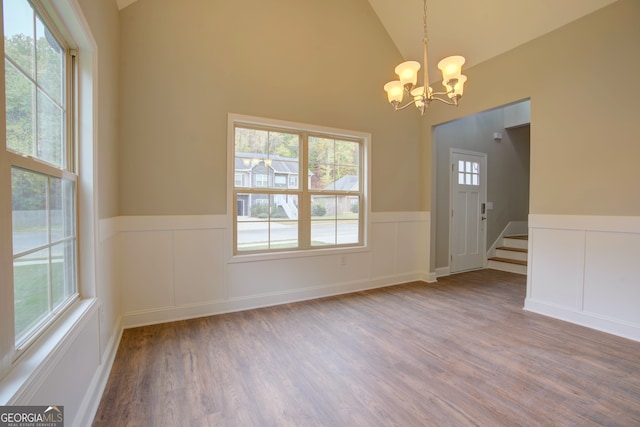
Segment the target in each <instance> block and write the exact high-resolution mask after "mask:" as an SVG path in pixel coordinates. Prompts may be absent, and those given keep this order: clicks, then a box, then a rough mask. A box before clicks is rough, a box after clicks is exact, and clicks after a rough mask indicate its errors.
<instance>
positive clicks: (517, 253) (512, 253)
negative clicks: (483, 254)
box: [495, 246, 529, 261]
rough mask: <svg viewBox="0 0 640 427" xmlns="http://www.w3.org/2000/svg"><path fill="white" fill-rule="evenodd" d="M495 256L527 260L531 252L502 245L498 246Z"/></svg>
mask: <svg viewBox="0 0 640 427" xmlns="http://www.w3.org/2000/svg"><path fill="white" fill-rule="evenodd" d="M495 256H496V257H497V258H507V259H513V260H519V261H526V260H527V258H528V256H529V254H528V251H527V250H526V249H521V248H510V247H506V246H501V247H499V248H496V255H495Z"/></svg>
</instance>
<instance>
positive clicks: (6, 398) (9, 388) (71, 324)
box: [0, 298, 98, 405]
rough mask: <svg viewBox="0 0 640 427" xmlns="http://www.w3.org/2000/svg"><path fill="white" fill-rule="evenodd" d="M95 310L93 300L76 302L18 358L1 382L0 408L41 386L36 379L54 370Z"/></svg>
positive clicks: (95, 306) (95, 305)
mask: <svg viewBox="0 0 640 427" xmlns="http://www.w3.org/2000/svg"><path fill="white" fill-rule="evenodd" d="M97 307H98V304H97V299H95V298H89V299H81V300H78V301H76V302H75V303H74V304H73V305H72V306H71V307H70V308H69V309H68V310H66V312H65V313H64V314H63V315H62V316H61V317H60V318H59V319H58V320H57V321H56V322H55V323H54V324H52V325H51V326H50V327H49V328H48V331H47V332H45V333H44V334H43V335H42V336H40V337H39V338H38V339H37V340H36V341H35V342H34V343H33V344H32V345H31V346H29V348H28V349H26V350H25V351H24V353H23V354H21V355H20V357H19V358H18V359H17V360H16V361H15V362H14V363H13V365H12V366H11V368H10V369H9V371H8V373H7V374H6V376H5V377H4V378H3V379H2V380H1V381H0V405H12V404H14V402H20V401H24V400H25V399H24V396H29V394H30V389H31V388H32V387H37V386H38V385H39V384H40V381H39V378H40V377H41V376H43V375H48V374H49V373H50V372H51V371H52V370H53V369H54V368H55V364H56V362H57V360H58V359H59V357H61V356H62V354H63V352H64V350H65V349H66V348H67V347H68V346H69V345H70V343H72V342H73V339H74V338H75V337H76V336H77V335H78V334H79V333H80V332H81V331H82V326H83V325H84V324H85V323H86V322H87V320H88V319H89V317H90V316H89V315H90V314H92V313H93V312H94V311H95V310H97Z"/></svg>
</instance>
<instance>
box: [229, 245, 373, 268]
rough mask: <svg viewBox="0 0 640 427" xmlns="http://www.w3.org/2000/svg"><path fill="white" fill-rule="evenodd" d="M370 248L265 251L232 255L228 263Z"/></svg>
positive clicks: (330, 254) (311, 255)
mask: <svg viewBox="0 0 640 427" xmlns="http://www.w3.org/2000/svg"><path fill="white" fill-rule="evenodd" d="M369 251H370V249H369V247H368V246H354V247H343V248H327V249H305V250H296V251H290V252H287V251H282V252H264V253H257V254H246V255H241V254H237V255H232V256H231V258H230V259H229V260H228V261H227V263H228V264H239V263H245V262H260V261H273V260H280V259H292V258H310V257H321V256H336V255H345V254H353V253H366V252H369Z"/></svg>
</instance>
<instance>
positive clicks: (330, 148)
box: [309, 136, 335, 190]
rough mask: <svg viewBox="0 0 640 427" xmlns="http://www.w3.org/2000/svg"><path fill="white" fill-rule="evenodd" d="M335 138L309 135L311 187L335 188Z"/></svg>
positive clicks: (321, 188) (320, 188)
mask: <svg viewBox="0 0 640 427" xmlns="http://www.w3.org/2000/svg"><path fill="white" fill-rule="evenodd" d="M334 145H335V140H333V139H330V138H319V137H315V136H310V137H309V173H310V175H311V177H310V184H309V187H310V188H311V189H316V190H323V189H333V188H334V185H333V182H334V181H335V157H334Z"/></svg>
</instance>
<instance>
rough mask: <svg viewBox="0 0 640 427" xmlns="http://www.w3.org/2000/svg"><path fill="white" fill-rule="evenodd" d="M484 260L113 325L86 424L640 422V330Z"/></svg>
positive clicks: (459, 424) (558, 423)
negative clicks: (479, 264)
mask: <svg viewBox="0 0 640 427" xmlns="http://www.w3.org/2000/svg"><path fill="white" fill-rule="evenodd" d="M525 282H526V277H525V276H521V275H517V274H512V273H505V272H501V271H496V270H481V271H474V272H469V273H463V274H457V275H453V276H449V277H445V278H441V279H439V281H438V283H435V284H425V283H409V284H406V285H400V286H394V287H389V288H384V289H379V290H373V291H366V292H359V293H355V294H350V295H343V296H338V297H331V298H324V299H320V300H314V301H308V302H302V303H295V304H287V305H282V306H277V307H270V308H264V309H258V310H251V311H245V312H239V313H231V314H225V315H219V316H212V317H206V318H200V319H194V320H187V321H180V322H174V323H167V324H162V325H155V326H148V327H142V328H136V329H129V330H126V331H125V332H124V334H123V337H122V341H121V343H120V347H119V350H118V354H117V356H116V361H115V363H114V366H113V369H112V372H111V375H110V378H109V381H108V384H107V386H106V389H105V392H104V395H103V397H102V401H101V403H100V407H99V409H98V411H97V414H96V417H95V420H94V424H93V425H94V426H95V427H101V426H109V427H112V426H118V427H120V426H153V427H157V426H171V427H175V426H260V427H265V426H296V427H298V426H332V427H335V426H349V427H352V426H367V427H369V426H403V427H405V426H467V425H469V426H599V425H606V426H624V427H630V426H640V343H638V342H635V341H631V340H626V339H623V338H619V337H615V336H612V335H608V334H605V333H601V332H597V331H593V330H590V329H587V328H583V327H580V326H577V325H573V324H569V323H565V322H561V321H558V320H554V319H550V318H547V317H544V316H540V315H536V314H533V313H528V312H525V311H523V310H522V306H523V303H524V298H525Z"/></svg>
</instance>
